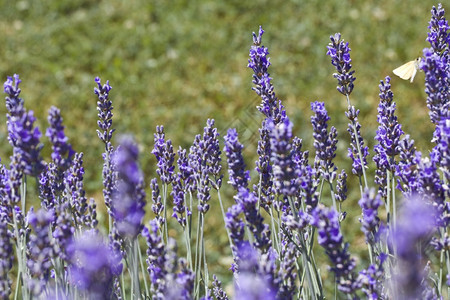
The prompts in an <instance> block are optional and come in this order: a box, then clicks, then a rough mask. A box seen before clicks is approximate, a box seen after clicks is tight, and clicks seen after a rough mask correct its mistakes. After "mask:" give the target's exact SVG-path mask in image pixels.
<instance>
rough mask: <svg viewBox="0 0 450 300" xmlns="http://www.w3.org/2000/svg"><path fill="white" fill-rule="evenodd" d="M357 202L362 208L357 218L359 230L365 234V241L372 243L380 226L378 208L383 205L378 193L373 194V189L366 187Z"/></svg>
mask: <svg viewBox="0 0 450 300" xmlns="http://www.w3.org/2000/svg"><path fill="white" fill-rule="evenodd" d="M358 204H359V206H360V207H361V210H362V218H360V219H359V222H360V223H361V225H362V227H361V230H362V231H363V232H364V235H365V236H366V243H368V244H370V245H374V243H376V242H378V241H379V238H380V236H379V231H378V229H379V227H380V218H379V217H378V208H379V207H380V206H381V205H383V201H382V200H381V198H380V195H379V194H375V190H374V189H371V190H368V189H366V190H365V191H364V193H363V195H362V198H361V200H359V201H358Z"/></svg>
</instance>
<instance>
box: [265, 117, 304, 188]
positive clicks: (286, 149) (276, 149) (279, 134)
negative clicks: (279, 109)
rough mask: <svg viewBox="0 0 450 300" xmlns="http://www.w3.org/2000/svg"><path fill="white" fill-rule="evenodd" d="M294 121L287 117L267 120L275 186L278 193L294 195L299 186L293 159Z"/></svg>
mask: <svg viewBox="0 0 450 300" xmlns="http://www.w3.org/2000/svg"><path fill="white" fill-rule="evenodd" d="M292 126H293V125H292V123H291V121H289V118H288V117H286V118H285V119H284V120H283V121H282V122H281V123H279V124H275V122H273V121H272V120H271V119H268V121H267V129H268V130H269V136H270V147H271V149H270V150H271V161H272V163H273V165H272V168H273V169H272V171H273V180H274V187H275V190H276V192H277V193H278V194H282V195H285V196H293V195H295V194H296V193H297V191H298V187H299V178H298V175H299V174H298V169H297V168H296V165H295V163H294V161H293V157H292V156H293V153H292V143H291V139H292Z"/></svg>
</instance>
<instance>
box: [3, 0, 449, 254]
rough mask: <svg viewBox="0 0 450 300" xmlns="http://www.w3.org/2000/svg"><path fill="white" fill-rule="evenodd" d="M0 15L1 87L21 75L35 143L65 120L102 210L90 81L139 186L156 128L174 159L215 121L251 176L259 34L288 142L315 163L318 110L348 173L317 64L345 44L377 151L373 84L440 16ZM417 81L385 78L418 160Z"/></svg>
mask: <svg viewBox="0 0 450 300" xmlns="http://www.w3.org/2000/svg"><path fill="white" fill-rule="evenodd" d="M0 3H1V4H0V22H1V26H0V44H1V47H0V75H1V76H0V78H1V79H2V80H3V81H5V80H6V76H11V75H13V74H14V73H17V74H20V78H21V79H22V84H21V89H22V94H21V96H22V97H23V98H24V99H25V105H26V108H27V109H31V110H34V112H35V115H36V117H37V118H38V121H37V124H38V125H39V127H40V128H41V131H42V132H43V133H45V128H46V127H47V121H46V119H47V112H48V110H49V108H50V107H51V106H52V105H56V106H58V107H59V108H61V111H62V115H63V118H64V122H65V126H66V134H67V135H68V137H69V138H70V142H71V143H72V145H73V146H74V148H75V150H76V151H82V152H84V154H85V156H84V159H85V168H86V183H85V184H86V188H87V189H88V195H89V196H95V197H96V198H97V200H99V201H101V196H100V193H101V188H102V184H101V168H102V164H101V153H102V151H103V145H102V143H101V141H100V140H99V139H98V138H97V134H96V131H95V130H96V128H97V125H96V121H97V111H96V96H95V95H94V93H93V88H94V86H95V83H94V78H95V77H96V76H99V77H100V78H101V79H102V82H105V81H106V80H109V81H110V84H111V85H112V87H113V90H112V91H111V94H110V98H111V100H112V101H113V105H114V118H113V126H114V127H115V128H116V129H117V131H116V133H117V134H120V133H133V134H134V135H135V137H136V140H137V141H138V143H139V144H140V145H141V146H142V147H141V150H142V152H141V162H142V167H143V169H144V171H145V174H146V182H147V183H149V181H150V177H151V176H153V175H154V174H155V159H154V157H153V155H151V153H150V152H151V150H152V147H153V133H154V131H155V126H156V125H159V124H162V125H164V126H165V132H166V136H167V137H168V138H170V139H172V141H173V143H174V146H175V149H177V148H178V146H179V145H181V146H182V147H185V148H186V147H189V145H190V144H191V143H192V141H193V139H194V136H195V134H197V133H201V132H202V128H203V127H204V126H205V123H206V120H207V119H208V118H214V119H215V120H216V126H217V127H218V129H219V131H220V132H221V135H222V136H223V135H224V134H225V133H226V130H227V128H228V127H237V129H238V131H239V132H240V133H241V134H242V139H243V143H244V144H245V147H246V148H245V154H244V155H245V156H246V160H247V166H248V168H249V169H253V168H254V161H255V158H256V156H255V152H256V151H255V150H256V145H257V137H258V127H259V125H260V122H261V120H262V115H261V114H259V112H257V110H256V109H255V107H256V105H257V104H258V103H259V101H260V100H259V98H258V97H257V96H256V94H255V93H254V92H253V91H252V90H251V87H252V83H251V80H252V77H251V76H252V71H251V70H250V69H248V68H247V67H246V65H247V59H248V50H249V47H250V46H251V44H252V37H251V33H252V31H257V30H258V27H259V25H262V26H263V28H264V30H265V31H266V33H265V34H264V36H263V45H265V46H267V47H268V48H269V52H270V57H271V63H272V67H271V68H270V74H271V76H272V77H273V83H274V86H275V92H276V94H277V96H278V97H279V98H280V99H282V101H283V104H284V105H285V107H286V108H287V113H288V115H289V117H290V118H291V120H292V121H293V123H294V133H295V134H296V135H298V136H299V137H301V138H303V141H304V148H305V149H310V150H311V148H312V140H311V133H312V129H311V126H310V123H309V120H310V115H311V111H310V102H311V101H316V100H319V101H324V102H325V103H326V107H327V110H328V112H329V115H330V116H331V121H330V124H331V125H334V126H336V127H337V129H338V132H339V141H340V142H339V143H338V147H339V148H338V157H337V160H336V162H337V165H338V166H339V167H340V168H342V167H344V168H345V169H346V171H347V173H351V169H350V162H349V161H348V160H347V159H346V156H347V147H348V143H349V137H348V134H347V132H346V128H347V119H346V117H345V115H344V111H345V109H346V100H345V98H344V97H343V96H342V95H341V94H339V93H338V92H337V91H336V89H335V87H336V80H335V79H334V78H333V77H332V73H333V72H334V69H333V67H332V66H331V64H330V59H329V57H327V56H326V54H325V53H326V46H327V44H328V42H329V36H330V35H332V34H334V33H335V32H341V33H342V36H343V38H344V39H345V40H346V41H348V42H349V43H350V47H351V49H352V51H351V56H352V59H353V68H354V70H356V73H355V76H356V78H357V79H356V81H355V89H354V91H353V93H352V95H351V100H352V104H354V105H355V106H356V107H357V108H359V109H360V110H361V114H360V118H359V119H360V123H361V124H362V134H363V136H364V138H365V141H366V143H367V144H368V145H369V146H370V149H372V147H373V144H374V140H373V138H374V136H375V130H376V126H377V123H376V115H377V105H378V84H379V81H380V80H381V79H384V77H385V76H387V75H389V76H394V75H393V74H392V70H393V69H394V68H396V67H398V66H399V65H401V64H403V63H405V62H407V61H410V60H413V59H415V58H416V57H418V56H420V55H421V53H422V49H423V48H424V47H428V46H429V45H428V44H427V42H426V40H425V39H426V36H427V26H428V21H429V19H430V10H431V7H432V5H437V4H438V2H432V1H404V0H401V1H400V0H396V1H393V0H389V1H388V0H382V1H356V0H355V1H342V0H329V1H304V0H303V1H302V0H298V1H294V0H292V1H280V0H271V1H268V0H267V1H241V0H232V1H208V0H198V1H187V0H186V1H162V0H161V1H144V0H139V1H133V0H131V1H119V0H110V1H88V0H64V1H31V0H29V1H5V0H3V1H1V2H0ZM446 8H447V9H449V8H448V7H446ZM423 82H424V76H423V73H419V74H418V76H417V77H416V80H415V82H414V83H412V84H411V83H409V82H408V81H403V80H401V79H399V78H397V77H394V78H393V79H392V89H393V91H394V94H395V101H396V102H397V107H398V109H397V114H398V116H399V121H400V122H401V123H402V124H403V129H404V131H405V132H407V133H410V134H411V135H412V138H413V139H415V140H416V143H417V147H418V149H419V150H422V151H425V152H427V150H428V149H430V143H429V141H430V139H431V137H432V132H433V126H432V125H431V123H430V121H429V117H428V110H427V108H426V102H425V101H426V95H425V92H424V84H423ZM5 114H6V108H5V106H4V105H0V116H2V117H0V123H3V124H5V122H6V116H5ZM0 138H1V140H2V141H3V143H2V145H1V146H0V157H1V158H2V162H3V163H4V164H8V163H9V156H10V155H11V149H10V147H9V145H8V142H7V140H6V125H3V126H1V127H0ZM42 140H43V141H44V143H45V148H44V152H43V153H44V155H45V157H47V158H48V157H49V154H50V146H49V144H48V140H47V139H46V138H45V137H43V139H42ZM371 153H372V152H371ZM313 155H314V154H313V153H311V156H313ZM372 170H373V169H372ZM350 177H352V176H350ZM225 178H226V179H227V175H225ZM351 180H353V181H354V178H352V179H351ZM350 185H351V186H354V183H353V184H352V183H350ZM353 190H355V191H356V190H357V189H353ZM228 196H230V197H227V198H226V201H227V203H228V204H229V203H231V201H232V200H231V194H229V193H228ZM358 196H359V195H358V193H353V194H352V193H351V196H350V199H349V200H348V203H347V204H344V206H345V207H346V208H347V209H350V213H349V217H348V218H349V219H350V221H348V222H344V223H345V224H347V225H344V229H345V230H346V231H348V228H350V227H353V230H354V229H356V228H358V227H359V225H358V226H355V223H354V222H358V221H357V218H358V214H359V213H360V212H359V210H358V208H356V209H353V210H352V209H351V207H355V206H357V204H356V202H357V201H358ZM219 215H220V214H219ZM213 219H214V218H212V220H210V222H212V224H213V226H217V227H221V226H223V221H221V218H218V220H213ZM350 231H351V230H350ZM352 237H353V235H352V234H350V235H349V237H348V239H349V240H350V241H352V242H353V243H356V244H359V245H360V246H361V247H364V240H363V239H362V238H359V239H357V240H356V241H353V240H352V239H353V238H352ZM224 243H225V245H226V238H225V240H224Z"/></svg>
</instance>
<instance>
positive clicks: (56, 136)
mask: <svg viewBox="0 0 450 300" xmlns="http://www.w3.org/2000/svg"><path fill="white" fill-rule="evenodd" d="M62 122H63V119H62V117H61V111H60V110H59V109H58V108H57V107H55V106H52V107H51V108H50V110H49V112H48V123H49V124H50V127H49V128H47V132H46V133H45V134H46V136H47V137H48V138H49V139H50V142H51V143H52V150H53V152H52V160H53V162H54V163H55V164H56V165H57V167H58V169H59V170H60V172H64V171H65V170H67V169H68V168H69V167H70V165H71V163H72V159H73V156H74V155H75V151H73V149H72V146H71V145H70V144H69V143H68V142H67V141H68V140H69V139H68V138H67V137H66V135H65V134H64V126H63V124H62Z"/></svg>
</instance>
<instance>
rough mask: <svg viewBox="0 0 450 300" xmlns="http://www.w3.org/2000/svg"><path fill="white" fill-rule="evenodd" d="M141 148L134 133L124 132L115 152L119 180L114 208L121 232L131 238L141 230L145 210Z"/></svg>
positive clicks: (113, 203)
mask: <svg viewBox="0 0 450 300" xmlns="http://www.w3.org/2000/svg"><path fill="white" fill-rule="evenodd" d="M138 152H139V151H138V148H137V145H136V144H135V143H134V141H133V139H132V137H130V136H122V137H121V139H120V147H119V148H118V149H117V151H116V153H115V154H114V163H115V164H116V165H117V172H118V180H119V182H118V183H117V191H116V192H115V193H114V194H113V198H112V212H113V216H114V218H115V220H116V222H117V229H118V231H119V233H120V234H121V235H122V236H124V237H125V236H126V237H128V238H130V239H134V238H136V236H137V235H138V234H139V232H140V231H141V229H142V219H143V217H144V214H145V211H144V206H145V191H144V179H143V175H142V172H141V170H140V169H139V165H138Z"/></svg>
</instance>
